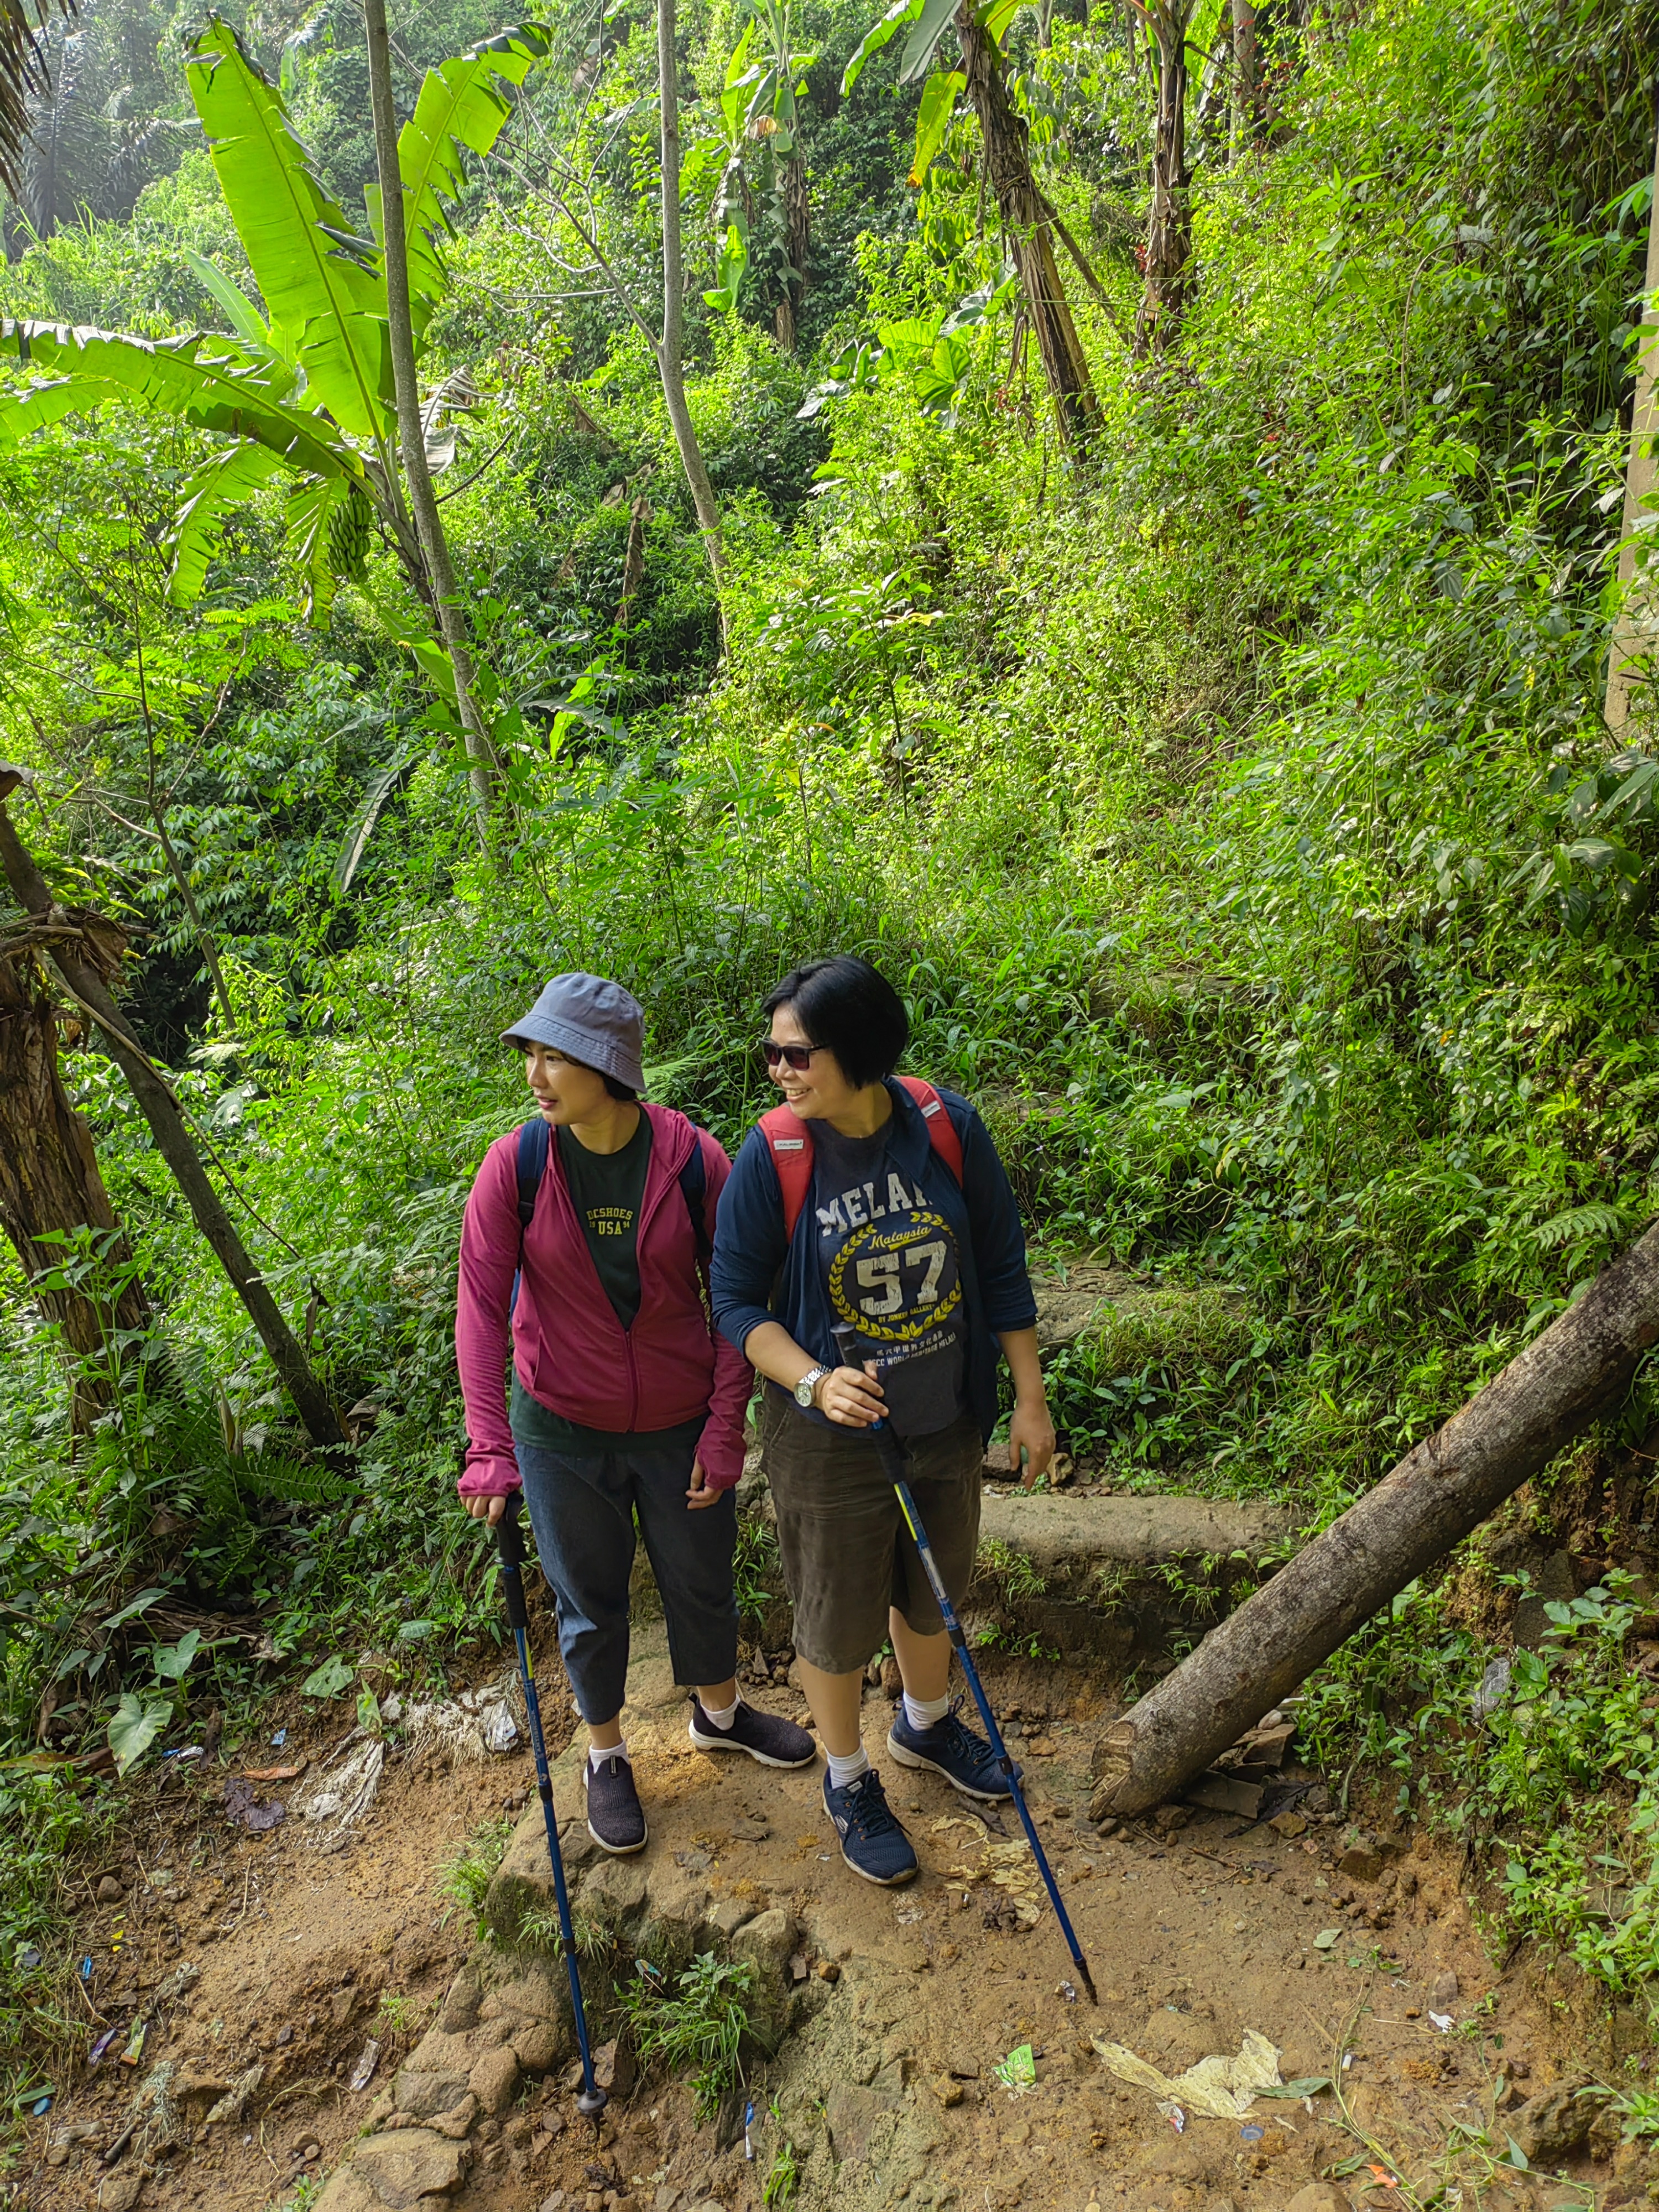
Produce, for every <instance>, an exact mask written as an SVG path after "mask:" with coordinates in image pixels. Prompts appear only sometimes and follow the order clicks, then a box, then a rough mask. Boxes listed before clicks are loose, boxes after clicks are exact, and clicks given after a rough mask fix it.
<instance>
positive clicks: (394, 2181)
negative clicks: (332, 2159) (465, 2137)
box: [352, 2128, 466, 2212]
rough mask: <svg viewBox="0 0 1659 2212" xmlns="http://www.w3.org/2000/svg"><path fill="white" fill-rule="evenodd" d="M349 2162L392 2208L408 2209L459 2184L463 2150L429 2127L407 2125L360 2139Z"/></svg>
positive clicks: (404, 2211) (408, 2211)
mask: <svg viewBox="0 0 1659 2212" xmlns="http://www.w3.org/2000/svg"><path fill="white" fill-rule="evenodd" d="M352 2165H353V2167H354V2168H355V2170H356V2172H357V2173H358V2174H359V2175H360V2176H361V2177H362V2179H363V2180H365V2181H367V2182H368V2185H369V2187H370V2189H371V2190H372V2191H374V2195H375V2197H378V2198H379V2200H380V2203H382V2204H389V2205H390V2206H391V2207H392V2212H412V2208H413V2207H415V2206H416V2205H418V2204H419V2203H420V2201H421V2199H422V2197H447V2196H448V2195H449V2193H450V2192H451V2191H452V2190H456V2189H459V2187H460V2185H461V2180H462V2178H463V2176H464V2174H465V2171H466V2154H465V2151H464V2150H463V2149H462V2148H461V2146H460V2144H459V2143H458V2142H445V2140H444V2139H443V2137H442V2136H435V2135H434V2134H433V2133H432V2131H431V2130H430V2129H429V2128H407V2129H400V2130H398V2131H397V2132H396V2133H395V2134H392V2135H385V2136H369V2137H368V2140H367V2141H366V2142H360V2143H359V2144H358V2146H357V2148H356V2151H355V2152H354V2153H353V2154H352Z"/></svg>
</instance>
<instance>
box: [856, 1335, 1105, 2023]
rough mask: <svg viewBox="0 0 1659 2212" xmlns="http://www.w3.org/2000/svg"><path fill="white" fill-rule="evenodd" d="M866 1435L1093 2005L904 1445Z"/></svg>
mask: <svg viewBox="0 0 1659 2212" xmlns="http://www.w3.org/2000/svg"><path fill="white" fill-rule="evenodd" d="M834 1334H835V1339H836V1346H837V1348H838V1350H839V1351H840V1352H841V1356H842V1360H843V1361H844V1363H845V1364H847V1365H848V1367H858V1366H859V1360H858V1337H857V1334H856V1333H855V1332H854V1330H852V1329H850V1328H848V1327H847V1326H846V1324H845V1323H844V1322H843V1323H842V1324H841V1325H840V1326H839V1327H838V1328H836V1330H835V1332H834ZM862 1371H863V1370H862V1369H860V1372H862ZM869 1434H870V1437H871V1441H872V1443H874V1445H875V1447H876V1451H877V1455H878V1457H879V1458H880V1461H881V1464H882V1471H883V1473H884V1474H885V1475H886V1477H887V1479H888V1480H889V1481H890V1483H891V1484H892V1486H893V1487H894V1489H895V1490H896V1492H898V1502H899V1511H900V1512H901V1513H902V1514H903V1516H904V1521H905V1526H906V1527H907V1528H908V1529H909V1531H910V1536H911V1541H913V1542H914V1543H915V1547H916V1552H917V1554H918V1556H919V1557H920V1559H921V1565H922V1571H923V1573H924V1574H925V1575H926V1576H927V1580H928V1582H929V1583H930V1584H931V1585H932V1588H933V1595H934V1597H935V1598H936V1599H937V1600H938V1601H939V1611H940V1613H942V1614H943V1615H944V1617H945V1634H946V1635H947V1636H948V1637H949V1638H950V1639H951V1646H952V1648H953V1649H954V1650H955V1652H956V1655H957V1658H958V1659H960V1660H961V1662H962V1671H963V1675H964V1677H965V1678H966V1680H967V1683H968V1687H969V1690H970V1691H971V1692H972V1693H973V1699H974V1703H975V1705H977V1706H978V1708H979V1717H980V1719H981V1721H982V1722H983V1723H985V1733H986V1735H987V1736H988V1737H989V1738H990V1740H991V1748H992V1750H993V1751H994V1753H996V1756H997V1758H998V1759H999V1760H1000V1763H1001V1766H1002V1771H1003V1773H1004V1775H1005V1776H1006V1779H1007V1783H1008V1790H1009V1794H1010V1796H1012V1799H1013V1801H1014V1810H1015V1811H1016V1812H1017V1813H1018V1814H1019V1824H1020V1826H1021V1827H1022V1828H1024V1831H1025V1840H1026V1842H1027V1843H1028V1844H1030V1846H1031V1857H1033V1858H1034V1859H1035V1860H1036V1863H1037V1872H1038V1873H1039V1874H1040V1875H1042V1885H1043V1887H1044V1888H1045V1889H1046V1890H1047V1891H1048V1901H1049V1903H1050V1904H1051V1905H1053V1906H1054V1917H1055V1919H1056V1920H1058V1921H1059V1923H1060V1934H1061V1935H1062V1936H1064V1937H1065V1938H1066V1949H1067V1950H1068V1951H1069V1952H1070V1953H1071V1954H1072V1964H1073V1966H1075V1967H1076V1968H1077V1971H1078V1973H1079V1977H1080V1978H1081V1980H1082V1983H1083V1986H1084V1988H1085V1990H1087V1991H1088V1992H1089V2002H1090V2003H1091V2004H1094V2005H1097V2004H1098V2003H1099V2002H1100V1999H1099V1997H1098V1996H1097V1994H1096V1991H1095V1978H1094V1976H1093V1975H1092V1974H1091V1972H1089V1962H1088V1960H1086V1959H1085V1957H1084V1955H1083V1946H1082V1945H1081V1944H1080V1943H1079V1942H1078V1940H1077V1931H1076V1929H1074V1928H1073V1926H1072V1921H1071V1916H1070V1914H1069V1913H1068V1912H1067V1911H1066V1907H1065V1906H1064V1905H1062V1904H1061V1903H1060V1885H1059V1883H1058V1882H1057V1881H1055V1880H1054V1869H1053V1868H1052V1867H1051V1866H1050V1865H1049V1863H1048V1855H1047V1853H1046V1852H1045V1851H1044V1850H1043V1848H1042V1844H1041V1843H1040V1842H1039V1841H1038V1839H1037V1832H1036V1826H1035V1825H1034V1824H1033V1822H1032V1820H1031V1813H1030V1807H1029V1806H1028V1805H1027V1804H1026V1802H1025V1792H1024V1789H1023V1788H1022V1787H1021V1769H1020V1766H1019V1765H1018V1761H1017V1760H1016V1759H1013V1758H1012V1755H1011V1754H1010V1753H1009V1750H1008V1747H1007V1745H1006V1743H1005V1742H1004V1741H1003V1740H1002V1730H1001V1729H1000V1728H999V1727H998V1726H997V1717H996V1715H995V1714H994V1712H993V1711H991V1701H990V1699H988V1698H987V1696H986V1694H985V1685H984V1684H983V1683H982V1682H981V1680H980V1679H979V1668H977V1667H976V1666H975V1664H974V1656H973V1654H972V1652H971V1651H969V1649H968V1638H967V1637H966V1636H965V1635H964V1634H963V1627H962V1623H961V1622H960V1621H959V1620H957V1609H956V1607H955V1606H953V1605H952V1604H951V1598H950V1594H949V1592H948V1591H947V1590H946V1589H945V1578H944V1577H943V1576H942V1575H941V1574H940V1573H939V1562H938V1561H937V1560H936V1559H934V1557H933V1546H932V1545H931V1544H930V1543H929V1542H928V1541H927V1530H926V1529H925V1528H923V1527H922V1525H921V1514H920V1513H919V1512H918V1511H917V1510H916V1501H915V1498H913V1497H912V1496H911V1495H910V1486H909V1483H908V1481H907V1480H905V1472H904V1466H905V1461H904V1446H903V1444H902V1443H901V1442H900V1441H899V1438H898V1437H897V1435H896V1432H895V1431H894V1428H893V1425H892V1423H891V1422H890V1421H888V1420H880V1421H877V1422H876V1423H874V1424H873V1425H872V1427H871V1429H870V1431H869Z"/></svg>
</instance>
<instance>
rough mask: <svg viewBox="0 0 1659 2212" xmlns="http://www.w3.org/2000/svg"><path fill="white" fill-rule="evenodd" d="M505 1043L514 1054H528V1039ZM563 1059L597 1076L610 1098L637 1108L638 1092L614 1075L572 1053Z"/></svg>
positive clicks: (515, 1039) (511, 1040) (509, 1040)
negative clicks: (618, 1080) (620, 1100)
mask: <svg viewBox="0 0 1659 2212" xmlns="http://www.w3.org/2000/svg"><path fill="white" fill-rule="evenodd" d="M507 1042H508V1044H510V1045H511V1046H512V1048H513V1051H514V1052H528V1051H529V1049H530V1039H529V1038H528V1037H508V1039H507ZM555 1049H556V1048H555ZM564 1057H565V1059H567V1060H568V1061H569V1062H570V1065H571V1066H572V1067H581V1068H586V1070H587V1073H588V1074H590V1075H597V1076H598V1077H599V1080H600V1082H601V1083H602V1084H604V1085H605V1091H606V1092H607V1094H608V1095H609V1096H610V1097H612V1098H623V1099H626V1100H627V1101H628V1103H629V1105H631V1106H637V1105H638V1104H639V1103H640V1094H639V1092H638V1091H635V1090H633V1089H632V1088H631V1087H630V1086H629V1085H628V1084H626V1083H618V1082H617V1079H616V1077H615V1076H614V1075H607V1074H606V1073H605V1070H604V1069H603V1068H602V1067H588V1065H587V1062H586V1060H578V1059H577V1058H576V1056H575V1054H574V1053H566V1054H564Z"/></svg>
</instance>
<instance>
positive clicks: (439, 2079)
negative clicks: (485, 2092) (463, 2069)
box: [397, 2066, 466, 2120]
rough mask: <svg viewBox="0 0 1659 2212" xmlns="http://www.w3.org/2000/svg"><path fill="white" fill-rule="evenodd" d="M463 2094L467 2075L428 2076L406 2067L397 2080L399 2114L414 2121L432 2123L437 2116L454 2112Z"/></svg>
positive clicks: (436, 2074) (431, 2073)
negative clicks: (407, 2115) (428, 2121)
mask: <svg viewBox="0 0 1659 2212" xmlns="http://www.w3.org/2000/svg"><path fill="white" fill-rule="evenodd" d="M465 2094H466V2075H465V2074H459V2073H457V2072H456V2071H455V2070H454V2069H453V2068H449V2069H446V2070H445V2071H443V2072H441V2073H439V2072H435V2071H434V2072H429V2073H428V2072H423V2071H421V2070H419V2069H416V2068H415V2067H414V2066H405V2067H404V2069H403V2070H402V2072H401V2073H400V2074H399V2075H398V2087H397V2107H398V2111H399V2112H408V2113H409V2114H410V2116H411V2118H415V2119H417V2120H431V2119H435V2118H437V2116H438V2115H439V2113H440V2112H453V2111H454V2109H455V2107H456V2106H457V2105H459V2103H460V2101H461V2100H462V2098H463V2097H465Z"/></svg>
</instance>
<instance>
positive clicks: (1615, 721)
mask: <svg viewBox="0 0 1659 2212" xmlns="http://www.w3.org/2000/svg"><path fill="white" fill-rule="evenodd" d="M1653 175H1654V202H1653V206H1652V209H1651V210H1650V213H1649V216H1648V266H1647V277H1646V283H1647V299H1646V303H1645V305H1644V308H1643V312H1642V331H1641V337H1640V339H1639V341H1638V349H1637V356H1636V398H1635V403H1634V404H1633V406H1632V410H1631V419H1630V459H1629V460H1628V462H1627V463H1626V468H1625V534H1624V542H1623V543H1622V544H1621V545H1620V548H1619V581H1620V586H1622V587H1623V592H1624V599H1623V602H1622V604H1621V605H1620V610H1619V614H1618V618H1617V619H1616V621H1615V622H1614V623H1613V649H1612V651H1611V652H1610V653H1609V654H1608V656H1607V704H1606V706H1605V708H1603V710H1602V711H1603V713H1604V714H1605V716H1606V718H1607V727H1608V729H1610V730H1611V731H1612V732H1613V736H1614V737H1615V738H1622V739H1626V740H1628V739H1629V738H1631V737H1632V735H1633V734H1634V732H1633V731H1632V726H1631V725H1632V708H1641V709H1643V710H1644V712H1643V714H1642V716H1641V719H1642V720H1644V721H1646V722H1651V720H1652V717H1653V707H1654V692H1653V671H1652V665H1651V664H1652V659H1653V656H1654V654H1655V653H1656V652H1659V608H1656V605H1655V599H1656V593H1655V589H1654V586H1655V573H1654V571H1653V570H1652V569H1651V568H1649V569H1647V570H1646V571H1645V572H1644V574H1642V575H1641V576H1640V577H1639V578H1638V574H1637V562H1636V554H1637V548H1638V544H1644V545H1645V546H1646V547H1648V548H1649V549H1650V550H1651V548H1652V545H1653V537H1652V532H1653V530H1654V527H1655V516H1654V513H1653V510H1652V509H1651V508H1650V507H1649V506H1648V505H1647V501H1649V500H1650V498H1651V497H1652V496H1653V490H1654V479H1655V474H1656V468H1655V457H1654V445H1655V442H1656V441H1659V306H1656V304H1655V299H1654V295H1655V293H1656V292H1659V146H1656V148H1655V151H1654V172H1653ZM1638 533H1639V535H1638Z"/></svg>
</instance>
